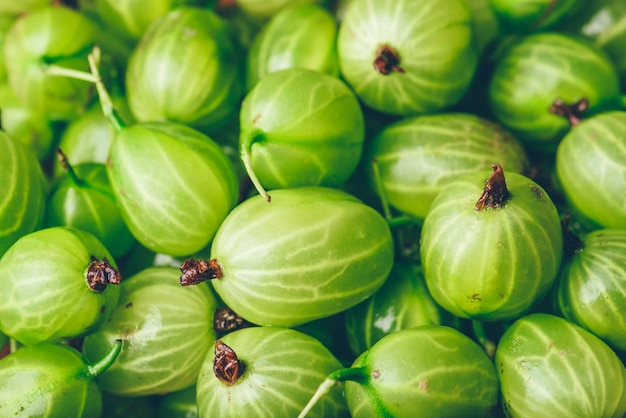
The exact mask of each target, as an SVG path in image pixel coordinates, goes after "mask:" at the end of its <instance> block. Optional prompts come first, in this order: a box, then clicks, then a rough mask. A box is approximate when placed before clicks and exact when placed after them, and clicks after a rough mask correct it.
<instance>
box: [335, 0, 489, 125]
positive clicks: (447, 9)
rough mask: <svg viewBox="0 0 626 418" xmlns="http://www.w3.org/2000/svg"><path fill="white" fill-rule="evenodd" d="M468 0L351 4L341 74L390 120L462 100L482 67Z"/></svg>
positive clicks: (340, 47)
mask: <svg viewBox="0 0 626 418" xmlns="http://www.w3.org/2000/svg"><path fill="white" fill-rule="evenodd" d="M472 22H473V16H472V10H471V8H470V6H469V4H468V2H467V1H465V0H423V1H413V2H397V1H395V2H381V1H378V0H353V1H352V2H351V3H350V6H349V7H347V8H346V9H345V12H344V15H343V20H342V22H341V25H340V26H339V33H338V40H337V52H338V56H339V66H340V71H341V74H342V76H343V77H344V78H345V80H346V81H347V83H348V84H349V85H350V86H351V87H352V88H353V89H354V91H355V92H356V94H357V96H359V98H360V99H362V100H363V102H364V103H365V104H366V105H367V106H369V107H371V108H373V109H375V110H378V111H380V112H384V113H388V114H392V115H403V116H407V115H414V114H422V113H433V112H436V111H439V110H442V109H444V108H446V107H449V106H451V105H453V104H455V103H456V102H458V101H459V100H460V99H461V97H462V96H463V94H464V93H465V91H466V90H467V88H468V87H469V85H470V83H471V81H472V78H473V77H474V73H475V70H476V67H477V64H478V50H477V47H476V44H475V42H474V33H473V23H472Z"/></svg>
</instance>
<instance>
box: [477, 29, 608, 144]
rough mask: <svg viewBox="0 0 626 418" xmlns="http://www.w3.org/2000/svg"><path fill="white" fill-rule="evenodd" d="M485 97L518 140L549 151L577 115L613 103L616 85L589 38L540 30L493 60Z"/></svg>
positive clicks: (601, 53)
mask: <svg viewBox="0 0 626 418" xmlns="http://www.w3.org/2000/svg"><path fill="white" fill-rule="evenodd" d="M488 99H489V105H490V109H491V111H492V112H493V117H494V118H495V120H496V121H498V122H499V123H501V124H502V125H503V126H504V127H505V128H507V129H509V130H510V131H511V132H512V133H513V135H514V136H515V137H517V138H518V139H519V140H520V141H522V143H524V144H525V145H526V146H528V147H529V148H535V149H538V150H542V151H548V152H554V150H555V149H556V146H557V144H558V141H559V140H560V139H561V138H562V137H563V136H564V135H565V134H566V133H567V132H568V131H569V129H570V126H571V123H572V122H575V121H577V120H579V119H580V117H581V114H583V113H585V114H594V113H598V112H602V111H606V110H610V109H614V108H616V107H617V106H619V103H620V86H619V79H618V75H617V71H616V69H615V66H614V65H613V63H612V62H611V60H610V59H609V57H608V56H607V55H606V53H605V52H604V51H602V50H601V49H600V48H599V47H597V46H594V45H593V44H592V43H591V42H590V41H589V40H587V39H585V38H583V37H581V36H576V35H571V34H566V33H560V32H540V33H534V34H530V35H527V36H524V37H521V38H520V39H519V40H518V41H516V42H513V43H512V45H510V46H509V47H508V48H505V50H504V52H502V54H501V55H500V56H499V58H498V59H497V61H496V63H495V68H494V71H493V73H492V75H491V79H490V82H489V85H488ZM563 116H566V117H563Z"/></svg>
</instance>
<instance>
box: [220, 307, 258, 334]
mask: <svg viewBox="0 0 626 418" xmlns="http://www.w3.org/2000/svg"><path fill="white" fill-rule="evenodd" d="M252 326H254V324H252V323H250V322H248V321H246V320H245V319H243V318H242V317H240V316H239V315H237V314H236V313H235V312H234V311H233V310H232V309H230V308H229V307H227V306H224V307H219V308H217V309H216V310H215V312H214V313H213V330H214V331H215V332H216V333H217V335H218V336H220V337H221V336H223V335H225V334H228V333H229V332H232V331H236V330H238V329H242V328H248V327H252Z"/></svg>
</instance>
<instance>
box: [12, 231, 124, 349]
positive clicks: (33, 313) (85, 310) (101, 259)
mask: <svg viewBox="0 0 626 418" xmlns="http://www.w3.org/2000/svg"><path fill="white" fill-rule="evenodd" d="M120 281H121V275H120V273H119V271H118V270H117V269H116V264H115V260H113V258H112V257H111V254H110V253H109V251H108V250H107V249H106V248H105V247H104V245H102V243H101V242H100V241H99V240H98V239H97V238H96V237H95V236H94V235H92V234H91V233H89V232H86V231H83V230H79V229H75V228H70V227H63V226H58V227H52V228H46V229H40V230H37V231H35V232H31V233H30V234H27V235H24V236H23V237H21V238H20V239H19V240H17V241H16V242H15V243H14V244H13V245H12V246H11V247H10V248H9V249H8V251H7V252H6V253H5V254H4V256H3V257H2V258H1V259H0V330H2V331H3V332H4V333H6V334H7V335H9V336H11V337H13V338H15V339H16V340H17V341H19V342H21V343H22V344H25V345H34V344H37V343H40V342H55V341H60V340H69V339H72V338H76V337H81V336H84V335H87V334H90V333H92V332H95V331H96V330H97V329H99V328H100V327H101V326H102V325H103V324H104V323H105V322H106V321H107V320H108V319H109V317H110V316H111V313H112V312H113V309H114V308H115V307H116V306H117V302H118V298H119V290H120V289H119V286H118V285H119V284H120ZM110 284H111V285H113V286H109V285H110Z"/></svg>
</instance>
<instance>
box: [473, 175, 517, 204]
mask: <svg viewBox="0 0 626 418" xmlns="http://www.w3.org/2000/svg"><path fill="white" fill-rule="evenodd" d="M492 168H493V171H492V173H491V176H490V177H489V178H488V179H487V181H486V182H485V189H484V190H483V193H482V194H481V195H480V197H479V198H478V201H477V202H476V206H474V209H476V210H477V211H480V210H483V209H484V208H488V209H496V208H501V207H502V206H504V204H505V203H506V201H507V200H509V198H510V197H511V193H509V189H507V187H506V181H505V179H504V172H503V171H502V166H501V165H500V164H494V165H493V166H492Z"/></svg>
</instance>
